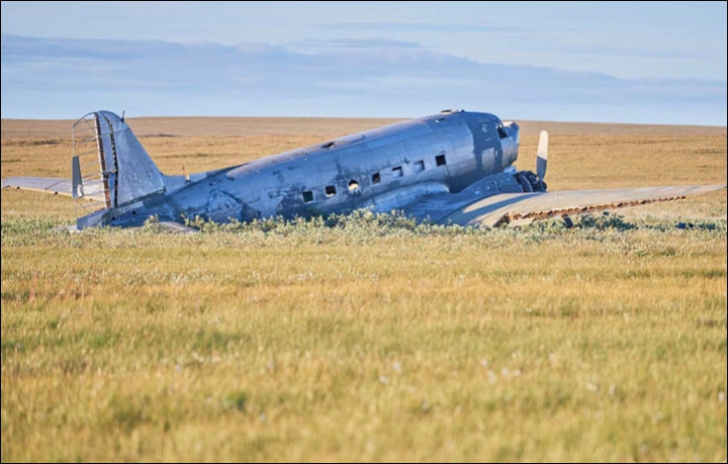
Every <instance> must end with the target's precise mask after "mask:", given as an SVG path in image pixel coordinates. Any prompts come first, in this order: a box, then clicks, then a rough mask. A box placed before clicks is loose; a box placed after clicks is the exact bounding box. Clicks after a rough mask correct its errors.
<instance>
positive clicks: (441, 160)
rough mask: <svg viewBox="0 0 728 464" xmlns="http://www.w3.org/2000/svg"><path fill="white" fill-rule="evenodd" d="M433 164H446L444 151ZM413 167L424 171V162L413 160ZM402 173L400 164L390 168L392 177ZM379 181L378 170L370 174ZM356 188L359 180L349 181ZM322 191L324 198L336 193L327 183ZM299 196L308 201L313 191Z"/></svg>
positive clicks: (374, 181) (351, 187)
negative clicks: (324, 194)
mask: <svg viewBox="0 0 728 464" xmlns="http://www.w3.org/2000/svg"><path fill="white" fill-rule="evenodd" d="M435 164H436V165H437V166H445V165H446V164H447V159H446V158H445V154H444V153H442V154H440V155H437V156H436V157H435ZM414 169H415V172H420V171H424V170H425V162H424V161H421V160H420V161H417V162H415V164H414ZM403 175H404V173H403V171H402V166H395V167H393V168H392V177H394V178H397V177H402V176H403ZM381 181H382V176H381V175H380V174H379V173H378V172H375V173H374V174H372V184H378V183H380V182H381ZM357 190H359V182H357V181H355V180H351V181H349V191H350V192H355V191H357ZM324 192H325V193H326V198H331V197H333V196H334V195H336V186H335V185H327V186H326V188H325V189H324ZM301 196H302V197H303V202H304V203H310V202H312V201H313V191H312V190H306V191H305V192H303V193H302V194H301Z"/></svg>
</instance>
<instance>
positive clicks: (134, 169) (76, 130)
mask: <svg viewBox="0 0 728 464" xmlns="http://www.w3.org/2000/svg"><path fill="white" fill-rule="evenodd" d="M163 192H165V176H164V175H163V174H162V173H161V171H160V170H159V169H158V168H157V166H156V165H155V164H154V161H152V159H151V158H150V157H149V154H148V153H147V152H146V150H145V149H144V147H143V146H142V145H141V143H139V140H138V139H137V138H136V136H135V135H134V133H133V132H132V131H131V129H130V128H129V126H128V125H127V124H126V122H124V120H123V119H122V118H120V117H119V116H117V115H116V114H114V113H111V112H109V111H97V112H94V113H89V114H88V115H86V116H84V117H83V118H81V119H80V120H78V121H77V122H76V124H74V126H73V196H74V198H77V199H87V200H92V201H91V202H87V201H86V202H80V203H81V204H82V205H83V206H84V209H86V212H87V213H89V212H91V214H87V215H85V216H84V217H82V218H79V221H78V226H79V228H82V227H87V226H90V225H96V224H103V223H104V212H105V211H107V210H110V209H114V208H119V207H123V206H125V205H128V204H131V203H135V202H138V201H140V200H143V199H145V198H147V197H150V196H153V195H156V194H160V193H163Z"/></svg>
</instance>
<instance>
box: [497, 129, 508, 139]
mask: <svg viewBox="0 0 728 464" xmlns="http://www.w3.org/2000/svg"><path fill="white" fill-rule="evenodd" d="M498 137H500V138H502V139H505V138H507V137H508V132H506V130H505V128H503V127H499V128H498Z"/></svg>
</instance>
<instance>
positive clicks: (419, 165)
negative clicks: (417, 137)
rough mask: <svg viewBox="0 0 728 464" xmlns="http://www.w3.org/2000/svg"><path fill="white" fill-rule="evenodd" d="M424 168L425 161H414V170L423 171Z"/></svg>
mask: <svg viewBox="0 0 728 464" xmlns="http://www.w3.org/2000/svg"><path fill="white" fill-rule="evenodd" d="M424 170H425V162H424V161H417V162H416V163H415V171H416V172H419V171H424Z"/></svg>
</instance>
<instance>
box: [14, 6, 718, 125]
mask: <svg viewBox="0 0 728 464" xmlns="http://www.w3.org/2000/svg"><path fill="white" fill-rule="evenodd" d="M727 16H728V14H727V11H726V3H725V2H664V3H663V2H632V3H613V2H599V3H575V2H537V3H511V2H479V3H476V2H462V3H461V2H424V3H413V2H381V3H378V2H346V3H344V2H341V3H339V2H306V3H300V2H295V3H288V2H241V3H227V2H223V3H217V2H202V3H195V2H180V3H176V2H171V3H154V2H151V3H141V2H128V3H127V2H72V3H65V2H2V15H1V18H2V19H1V21H2V54H1V60H0V61H1V66H2V88H1V93H2V95H1V97H2V99H1V100H0V106H1V110H2V111H1V112H2V117H3V118H41V119H47V118H54V119H55V118H64V119H65V118H74V117H78V116H81V115H83V114H85V113H87V112H89V111H93V110H96V109H109V110H112V111H116V112H119V113H120V112H121V111H122V110H126V113H127V114H128V115H135V116H195V115H202V116H205V115H210V116H213V115H214V116H352V117H414V116H421V115H425V114H431V113H434V112H437V111H439V110H441V109H443V108H464V109H467V110H473V111H485V112H491V113H495V114H498V115H500V116H502V117H504V118H508V119H541V120H557V121H594V122H635V123H667V124H706V125H725V124H726V75H727V74H728V71H727V69H726V57H727V55H728V51H727V47H726V37H727V36H728V33H727V30H726V18H727Z"/></svg>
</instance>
